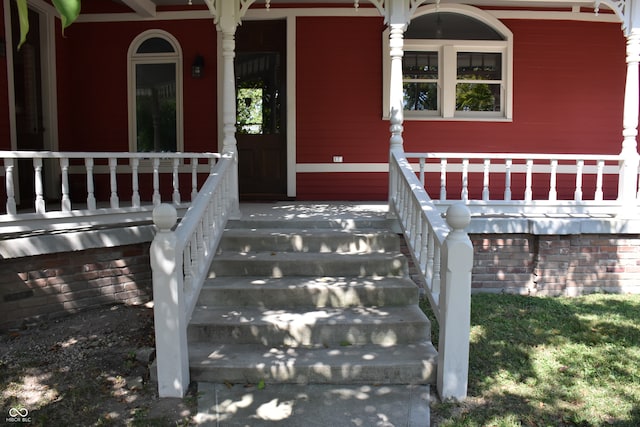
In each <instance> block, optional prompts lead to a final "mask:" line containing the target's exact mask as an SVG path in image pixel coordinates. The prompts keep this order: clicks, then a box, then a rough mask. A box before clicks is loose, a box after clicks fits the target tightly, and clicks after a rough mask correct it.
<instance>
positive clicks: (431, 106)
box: [385, 5, 512, 120]
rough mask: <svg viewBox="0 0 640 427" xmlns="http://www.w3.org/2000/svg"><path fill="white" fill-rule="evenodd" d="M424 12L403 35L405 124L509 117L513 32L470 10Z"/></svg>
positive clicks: (428, 9) (461, 7) (451, 8)
mask: <svg viewBox="0 0 640 427" xmlns="http://www.w3.org/2000/svg"><path fill="white" fill-rule="evenodd" d="M424 9H425V10H426V11H425V12H424V13H423V14H422V15H420V16H418V17H416V18H414V19H413V20H412V21H411V22H410V24H409V26H408V27H407V30H406V31H405V35H404V56H403V60H402V64H403V67H402V69H403V89H404V110H405V113H404V116H405V120H412V119H413V120H437V119H447V120H509V119H511V117H512V112H511V106H512V90H511V70H512V61H511V46H512V40H511V39H512V37H511V32H510V31H509V30H508V29H507V28H506V27H505V26H504V25H503V24H501V23H500V22H499V21H498V20H497V19H495V18H492V17H490V16H488V15H487V14H486V12H483V11H480V10H478V9H475V8H472V7H470V6H464V5H450V6H447V7H445V6H440V7H439V8H438V9H437V10H436V9H435V8H434V7H426V8H424ZM385 36H386V37H385V40H388V35H387V34H386V35H385ZM387 43H388V42H387ZM386 46H387V47H388V44H387V45H386ZM385 58H386V60H385V62H386V64H385V65H386V70H385V73H388V67H389V65H388V63H389V54H388V50H387V54H386V55H385ZM388 76H389V75H388V74H385V84H386V85H388ZM385 89H388V86H387V88H385ZM385 93H388V90H385ZM385 101H386V103H385V108H386V110H385V112H386V115H387V116H388V105H389V104H388V99H385Z"/></svg>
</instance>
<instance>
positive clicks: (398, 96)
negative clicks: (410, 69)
mask: <svg viewBox="0 0 640 427" xmlns="http://www.w3.org/2000/svg"><path fill="white" fill-rule="evenodd" d="M389 27H390V29H391V31H390V34H389V48H390V49H389V54H390V55H391V75H390V80H391V81H390V84H389V88H390V91H389V105H390V108H391V110H390V112H389V122H390V126H389V131H390V132H391V139H390V145H391V147H390V148H391V150H403V149H404V147H403V142H404V141H403V139H402V131H403V129H404V128H403V126H402V123H403V122H404V111H403V110H404V102H403V101H404V90H403V87H402V57H403V56H404V30H405V28H406V24H405V23H402V24H390V25H389Z"/></svg>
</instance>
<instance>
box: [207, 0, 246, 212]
mask: <svg viewBox="0 0 640 427" xmlns="http://www.w3.org/2000/svg"><path fill="white" fill-rule="evenodd" d="M252 3H253V1H252V0H248V1H244V2H242V1H240V0H235V1H228V0H218V1H215V2H212V3H210V4H209V3H208V4H209V7H210V9H212V12H213V13H214V15H215V16H216V24H217V28H218V32H219V33H220V34H221V35H222V126H223V128H222V129H223V130H222V132H223V136H222V152H223V153H227V154H230V153H233V154H235V156H234V157H235V164H234V175H235V179H234V183H233V188H232V190H231V193H232V194H231V197H234V198H235V200H234V203H233V208H232V212H231V213H230V218H231V219H238V218H240V205H239V200H240V194H239V189H238V163H237V162H238V161H240V160H239V159H238V146H237V141H236V79H235V69H234V67H235V66H234V59H235V56H236V52H235V49H236V41H235V36H236V28H238V24H239V23H240V21H241V19H242V16H243V15H244V14H245V13H246V11H247V9H248V8H249V6H250V5H251V4H252Z"/></svg>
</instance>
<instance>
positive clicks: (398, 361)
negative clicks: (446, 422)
mask: <svg viewBox="0 0 640 427" xmlns="http://www.w3.org/2000/svg"><path fill="white" fill-rule="evenodd" d="M189 359H190V367H191V371H192V376H193V377H194V379H195V380H197V381H203V380H204V381H217V382H224V381H229V382H231V383H234V382H257V381H259V380H264V381H266V382H270V381H273V382H290V383H307V382H314V383H342V384H344V383H369V384H374V383H379V384H426V383H433V382H434V381H435V373H436V364H437V352H436V350H435V348H434V347H433V345H432V344H431V342H429V341H421V342H417V343H410V344H399V345H393V346H379V345H371V344H369V345H362V346H340V345H336V346H329V347H323V346H315V347H312V348H309V347H297V348H294V347H284V346H281V347H264V346H260V345H250V344H219V345H214V344H210V343H193V344H190V345H189Z"/></svg>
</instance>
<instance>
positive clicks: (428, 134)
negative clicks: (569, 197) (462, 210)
mask: <svg viewBox="0 0 640 427" xmlns="http://www.w3.org/2000/svg"><path fill="white" fill-rule="evenodd" d="M505 25H507V26H508V27H509V28H510V29H511V31H512V32H513V35H514V47H513V111H514V114H513V121H512V122H502V123H497V122H463V121H444V120H443V121H416V120H413V121H411V120H409V121H406V122H405V124H404V141H405V149H406V151H418V152H425V151H432V152H433V151H460V152H465V151H467V152H538V153H603V154H616V153H618V152H619V151H620V149H621V145H620V144H621V142H622V136H621V133H622V113H623V110H622V108H623V97H624V81H625V73H626V71H625V70H626V68H625V39H624V35H623V33H622V31H621V29H620V25H619V24H600V23H589V22H573V21H531V20H508V21H505ZM381 30H382V23H381V21H380V20H378V19H373V18H372V19H361V18H360V19H347V18H345V19H336V20H333V19H332V21H331V25H328V24H327V21H326V18H325V19H323V18H300V19H299V20H298V40H297V43H298V51H297V55H298V65H297V67H298V76H297V77H298V81H297V88H298V89H297V90H298V101H297V113H298V117H297V126H298V134H297V138H298V141H297V144H298V145H297V150H298V159H297V161H298V163H330V162H331V158H332V155H334V154H339V155H342V156H343V158H344V161H345V162H348V163H366V162H386V161H387V155H388V154H387V150H388V140H389V131H388V122H386V121H383V120H381V119H380V115H381V98H382V76H381V71H380V69H381V64H382V62H381V61H382V56H381V55H382V53H381V52H382V49H381V44H380V43H381V37H380V31H381ZM344 34H348V35H349V36H348V37H345V36H344ZM320 43H321V44H320ZM363 100H364V101H363ZM356 175H359V176H357V177H356ZM354 180H355V181H354ZM348 183H349V184H348ZM350 183H354V185H351V184H350ZM297 184H298V198H300V199H307V200H308V199H327V198H334V199H341V198H345V199H353V200H362V199H367V198H369V199H384V198H386V194H387V187H386V186H387V184H386V174H380V173H363V174H356V173H352V174H339V173H325V174H315V173H314V174H310V173H304V174H298V175H297ZM476 184H477V185H476ZM516 184H517V181H516V182H514V185H516ZM562 184H563V182H562V180H560V182H559V183H558V186H559V191H560V194H559V197H560V198H563V197H564V196H566V195H565V194H563V188H562V187H563V185H562ZM571 184H572V183H568V184H567V187H569V186H570V185H571ZM480 185H481V184H478V183H476V182H473V181H472V182H471V186H472V187H473V186H475V187H478V188H479V186H480ZM492 185H494V186H495V188H494V191H493V193H494V194H495V193H496V192H498V191H499V188H500V186H501V185H503V184H502V183H499V182H498V181H497V180H496V181H494V182H492ZM502 188H503V187H502ZM586 188H587V185H586V184H585V190H586ZM567 191H568V190H567ZM567 194H568V193H567ZM539 196H542V195H539ZM514 197H515V196H514Z"/></svg>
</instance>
